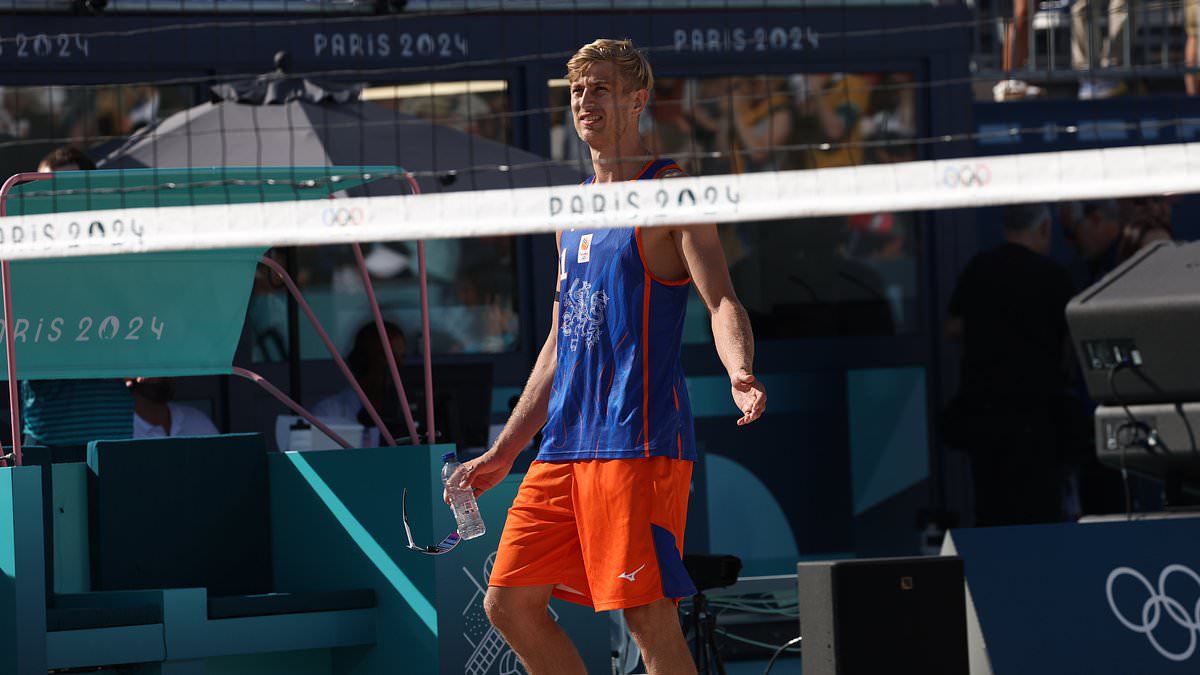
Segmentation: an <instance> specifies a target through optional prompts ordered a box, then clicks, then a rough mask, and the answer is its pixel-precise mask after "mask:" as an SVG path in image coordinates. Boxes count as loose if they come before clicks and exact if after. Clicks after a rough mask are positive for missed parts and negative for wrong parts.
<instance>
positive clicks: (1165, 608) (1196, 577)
mask: <svg viewBox="0 0 1200 675" xmlns="http://www.w3.org/2000/svg"><path fill="white" fill-rule="evenodd" d="M1175 573H1179V574H1182V575H1184V576H1186V577H1188V578H1190V579H1191V580H1192V581H1194V582H1196V587H1197V589H1198V591H1200V574H1196V572H1195V571H1194V570H1192V569H1191V568H1190V567H1186V566H1184V565H1167V566H1166V567H1165V568H1164V569H1163V571H1162V573H1161V574H1159V575H1158V588H1157V589H1156V588H1154V586H1152V585H1151V584H1150V580H1149V579H1147V578H1146V577H1144V576H1142V573H1141V572H1138V571H1137V570H1135V569H1133V568H1132V567H1118V568H1116V569H1114V570H1113V571H1112V572H1109V574H1108V583H1107V584H1106V585H1105V592H1106V593H1107V595H1108V606H1109V608H1110V609H1112V612H1113V615H1114V616H1116V617H1117V621H1120V622H1121V625H1123V626H1125V627H1126V628H1128V629H1129V630H1131V631H1133V632H1135V633H1141V634H1142V635H1145V636H1146V638H1147V639H1148V640H1150V644H1151V646H1153V647H1154V648H1155V649H1156V650H1158V653H1159V654H1162V655H1163V656H1164V657H1166V658H1168V659H1170V660H1172V661H1186V660H1187V659H1189V658H1191V656H1192V654H1193V653H1194V652H1195V651H1196V646H1197V640H1198V639H1200V599H1197V600H1196V605H1195V607H1194V608H1190V610H1189V608H1188V607H1185V606H1184V604H1183V603H1182V602H1180V601H1179V600H1176V599H1175V598H1173V597H1171V596H1169V595H1167V579H1168V578H1169V577H1170V576H1171V575H1172V574H1175ZM1126 576H1128V577H1131V578H1133V579H1135V580H1137V581H1139V582H1141V584H1142V586H1144V587H1145V589H1146V594H1147V598H1146V602H1145V603H1144V604H1143V605H1142V614H1141V620H1140V621H1134V620H1131V619H1129V618H1128V617H1126V616H1125V615H1124V614H1122V613H1121V610H1119V609H1117V603H1116V600H1115V599H1114V597H1113V585H1114V584H1115V583H1116V581H1117V579H1120V578H1121V577H1126ZM1198 598H1200V596H1198ZM1189 611H1190V612H1191V613H1189ZM1164 614H1166V616H1167V617H1169V618H1170V619H1171V620H1172V621H1174V622H1175V623H1176V624H1177V625H1179V626H1180V627H1181V628H1183V629H1185V630H1186V631H1188V645H1187V648H1186V649H1183V650H1182V651H1178V652H1172V651H1169V650H1167V649H1166V648H1165V647H1163V646H1162V645H1161V644H1160V643H1159V642H1158V639H1157V638H1155V637H1154V629H1155V628H1157V627H1158V624H1159V621H1160V620H1161V619H1162V618H1163V615H1164Z"/></svg>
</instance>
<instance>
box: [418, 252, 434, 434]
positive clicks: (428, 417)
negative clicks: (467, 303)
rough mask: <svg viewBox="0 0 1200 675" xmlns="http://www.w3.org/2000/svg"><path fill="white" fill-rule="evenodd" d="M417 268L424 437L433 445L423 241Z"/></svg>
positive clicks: (431, 392)
mask: <svg viewBox="0 0 1200 675" xmlns="http://www.w3.org/2000/svg"><path fill="white" fill-rule="evenodd" d="M417 268H418V269H419V270H420V274H421V333H422V334H423V335H424V336H425V339H424V340H421V346H422V348H423V349H424V353H423V354H422V356H423V357H424V359H425V432H426V433H425V439H426V441H427V442H428V443H429V444H430V445H433V444H434V443H436V442H437V441H436V440H434V439H435V438H436V436H435V431H434V426H433V356H432V354H433V353H432V351H431V347H430V343H431V342H433V340H432V339H430V335H429V281H428V277H426V276H425V242H423V241H418V242H417Z"/></svg>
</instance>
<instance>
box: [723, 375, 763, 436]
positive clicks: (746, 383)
mask: <svg viewBox="0 0 1200 675" xmlns="http://www.w3.org/2000/svg"><path fill="white" fill-rule="evenodd" d="M729 381H730V384H732V388H733V402H734V404H735V405H737V407H738V410H740V411H742V417H741V418H739V419H738V421H737V423H738V426H739V427H740V426H744V425H746V424H750V423H751V422H753V421H754V420H756V419H758V418H759V417H762V414H763V411H765V410H766V409H767V390H766V389H764V388H763V386H762V383H761V382H759V381H758V380H757V379H756V378H755V377H754V376H753V375H751V374H750V373H748V372H746V370H745V369H742V370H739V371H737V372H736V373H734V374H733V375H731V376H730V377H729Z"/></svg>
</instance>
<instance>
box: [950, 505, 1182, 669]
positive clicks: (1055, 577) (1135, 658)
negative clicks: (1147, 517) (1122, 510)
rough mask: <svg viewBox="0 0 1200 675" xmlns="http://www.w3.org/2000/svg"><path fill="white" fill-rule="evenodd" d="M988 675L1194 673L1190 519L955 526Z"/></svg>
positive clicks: (952, 541) (953, 540)
mask: <svg viewBox="0 0 1200 675" xmlns="http://www.w3.org/2000/svg"><path fill="white" fill-rule="evenodd" d="M948 543H949V544H950V545H951V546H952V547H953V550H955V551H956V552H957V554H958V555H960V556H962V558H963V560H964V562H965V570H966V577H967V588H968V590H969V592H970V594H971V597H972V599H973V601H974V605H975V610H976V614H977V616H978V618H979V626H980V628H981V629H982V632H983V640H984V643H985V644H986V645H987V654H988V656H989V657H990V660H991V665H992V672H993V673H994V675H1040V674H1044V675H1063V674H1064V673H1088V675H1104V674H1107V673H1111V674H1112V675H1159V674H1161V675H1181V674H1183V673H1189V674H1194V673H1197V672H1200V519H1196V518H1186V519H1172V520H1153V521H1135V522H1114V523H1090V524H1062V525H1039V526H1026V527H997V528H982V529H973V530H955V531H954V532H952V533H951V534H950V535H949V538H948Z"/></svg>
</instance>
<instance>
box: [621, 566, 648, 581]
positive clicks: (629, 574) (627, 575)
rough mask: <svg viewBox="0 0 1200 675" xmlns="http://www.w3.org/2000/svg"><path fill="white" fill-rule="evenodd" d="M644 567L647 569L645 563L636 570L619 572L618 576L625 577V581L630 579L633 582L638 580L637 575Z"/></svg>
mask: <svg viewBox="0 0 1200 675" xmlns="http://www.w3.org/2000/svg"><path fill="white" fill-rule="evenodd" d="M644 569H646V566H645V565H642V566H641V567H639V568H637V569H636V570H634V571H632V572H622V573H620V574H618V575H617V578H618V579H624V580H625V581H628V582H631V583H632V582H634V581H637V578H636V577H637V573H638V572H641V571H642V570H644Z"/></svg>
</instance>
